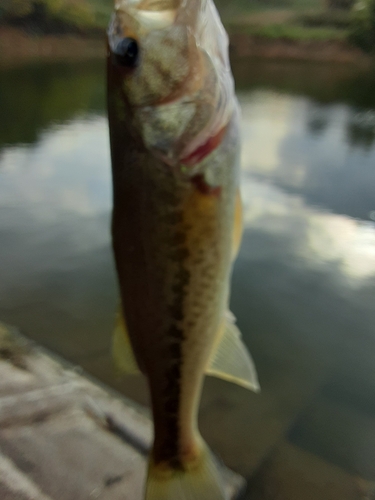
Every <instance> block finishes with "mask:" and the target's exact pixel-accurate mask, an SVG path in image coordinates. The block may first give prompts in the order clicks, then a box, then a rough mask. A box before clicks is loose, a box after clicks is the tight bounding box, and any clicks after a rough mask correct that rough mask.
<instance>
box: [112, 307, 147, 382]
mask: <svg viewBox="0 0 375 500" xmlns="http://www.w3.org/2000/svg"><path fill="white" fill-rule="evenodd" d="M112 356H113V361H114V363H115V366H116V368H117V369H118V370H119V371H120V372H124V373H128V374H129V375H139V374H141V370H140V369H139V367H138V364H137V361H136V359H135V356H134V353H133V349H132V346H131V343H130V338H129V334H128V331H127V328H126V323H125V320H124V316H123V314H122V311H121V308H119V312H118V314H117V318H116V325H115V330H114V332H113V340H112Z"/></svg>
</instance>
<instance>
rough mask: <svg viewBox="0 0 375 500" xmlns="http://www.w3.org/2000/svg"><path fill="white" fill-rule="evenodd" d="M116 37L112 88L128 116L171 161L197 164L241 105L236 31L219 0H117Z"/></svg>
mask: <svg viewBox="0 0 375 500" xmlns="http://www.w3.org/2000/svg"><path fill="white" fill-rule="evenodd" d="M108 45H109V64H110V68H111V71H112V72H113V73H115V74H116V78H115V79H114V80H113V81H115V83H114V84H113V85H114V88H113V85H112V84H111V82H110V84H109V91H110V92H112V91H113V92H114V93H115V95H116V96H117V97H116V99H117V103H118V107H119V108H121V106H124V109H125V110H126V112H125V113H122V116H123V119H124V120H126V121H127V123H130V125H131V127H132V128H133V129H134V130H135V131H136V132H137V133H138V134H139V135H140V136H141V138H142V141H143V144H144V147H146V148H147V149H148V150H150V151H151V152H152V154H154V155H155V156H157V157H158V158H160V159H162V160H163V162H164V163H165V164H166V165H169V166H172V167H176V168H183V169H184V171H185V170H186V166H188V167H194V166H195V165H196V164H197V163H199V162H200V161H201V160H202V158H203V157H204V156H206V153H207V152H210V150H211V149H212V148H213V147H214V146H215V145H216V144H217V143H218V142H219V141H220V137H222V135H223V132H222V131H223V130H224V129H225V127H226V125H227V124H228V122H229V120H230V116H231V114H232V111H233V107H234V90H233V89H234V85H233V79H232V75H231V71H230V65H229V59H228V38H227V34H226V32H225V30H224V28H223V26H222V24H221V21H220V18H219V15H218V13H217V11H216V8H215V6H214V4H213V2H212V0H117V1H116V5H115V12H114V15H113V17H112V21H111V24H110V27H109V31H108ZM191 170H192V169H191Z"/></svg>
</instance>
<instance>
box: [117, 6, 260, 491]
mask: <svg viewBox="0 0 375 500" xmlns="http://www.w3.org/2000/svg"><path fill="white" fill-rule="evenodd" d="M108 114H109V125H110V139H111V156H112V170H113V172H112V175H113V217H112V237H113V249H114V255H115V262H116V268H117V274H118V279H119V285H120V294H121V303H122V304H121V315H120V316H121V317H120V318H119V321H118V324H117V326H116V329H115V336H114V343H113V346H114V356H115V359H116V360H117V363H118V364H119V365H120V366H122V367H123V368H124V369H125V370H127V371H129V372H133V373H134V372H136V371H138V370H140V371H141V372H142V373H143V374H144V375H145V376H146V377H147V380H148V384H149V388H150V393H151V402H152V412H153V421H154V445H153V449H152V452H151V456H150V462H149V470H148V479H147V485H146V493H145V496H146V499H147V500H162V499H163V500H178V499H181V500H184V499H189V500H210V499H211V500H220V499H224V498H225V494H224V489H223V485H222V481H221V474H220V469H219V467H218V465H217V463H216V460H215V458H214V457H213V455H212V454H211V452H210V451H209V449H208V447H207V446H206V445H205V443H204V441H203V439H202V438H201V436H200V434H199V431H198V426H197V412H198V406H199V401H200V396H201V390H202V385H203V380H204V376H205V374H211V375H215V376H218V377H221V378H223V379H225V380H229V381H233V382H235V383H238V384H240V385H242V386H243V387H246V388H249V389H253V390H255V391H257V390H258V388H259V386H258V380H257V375H256V371H255V368H254V364H253V362H252V360H251V357H250V355H249V354H248V352H247V350H246V348H245V346H244V344H243V343H242V341H241V336H240V333H239V331H238V329H237V327H236V326H235V322H234V318H233V316H232V315H231V314H230V313H229V312H228V309H227V308H228V301H229V288H230V276H231V268H232V263H233V261H234V259H235V257H236V254H237V251H238V247H239V244H240V240H241V232H242V229H241V200H240V196H239V153H240V144H239V109H238V104H237V101H236V98H235V94H234V84H233V78H232V75H231V70H230V65H229V60H228V40H227V35H226V33H225V30H224V28H223V26H222V24H221V21H220V18H219V15H218V13H217V11H216V8H215V6H214V4H213V2H212V0H117V2H116V5H115V13H114V15H113V18H112V21H111V24H110V27H109V31H108Z"/></svg>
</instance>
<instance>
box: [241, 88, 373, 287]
mask: <svg viewBox="0 0 375 500" xmlns="http://www.w3.org/2000/svg"><path fill="white" fill-rule="evenodd" d="M240 99H241V107H242V116H243V141H244V147H243V155H242V164H243V183H242V192H243V196H244V200H245V206H246V208H245V223H246V227H247V228H248V229H249V230H251V229H257V230H262V231H266V232H272V233H274V234H278V235H279V236H283V238H285V237H287V235H288V234H289V235H290V238H291V240H292V241H294V242H295V243H294V252H295V255H296V256H298V258H300V259H302V260H303V262H304V263H305V265H306V266H308V267H311V266H312V267H315V268H322V266H324V265H326V264H329V263H334V264H335V269H336V270H337V269H339V270H340V272H341V274H342V276H343V277H345V278H347V279H349V280H350V283H351V284H356V285H358V284H359V283H360V281H361V280H362V279H367V278H368V277H369V276H373V275H375V225H374V224H373V223H372V222H371V221H369V220H367V221H363V220H360V219H356V218H354V217H351V216H350V211H351V210H350V208H351V207H350V205H351V204H352V205H353V203H351V200H350V198H349V199H341V203H342V204H343V205H345V204H346V203H347V205H348V206H347V208H348V212H349V214H348V215H347V214H345V212H344V213H334V210H333V209H332V208H333V207H331V206H330V204H329V203H328V204H327V205H325V204H324V196H323V197H321V199H320V203H319V204H317V203H314V201H316V197H315V198H314V197H313V196H312V195H311V193H314V192H317V191H323V192H324V191H328V192H329V193H330V195H331V197H330V201H331V200H332V198H334V197H335V196H332V194H333V193H334V192H335V190H336V191H339V194H338V196H340V195H341V196H342V197H343V198H345V194H346V193H350V194H351V195H352V196H357V198H358V196H359V199H356V200H355V203H359V204H360V203H361V201H362V200H361V195H362V194H363V193H364V194H366V191H370V192H371V195H372V194H373V189H374V188H373V186H375V171H374V170H373V168H371V171H370V169H369V166H370V165H374V164H375V147H373V148H372V149H371V150H370V151H367V152H366V153H365V152H363V151H360V152H358V151H357V150H356V148H353V147H352V146H350V145H348V144H347V142H346V140H345V138H346V136H345V134H346V126H347V123H348V120H350V119H351V116H352V114H351V110H350V108H348V107H347V106H344V105H335V106H327V107H328V108H329V111H330V112H329V115H327V112H326V111H325V112H324V114H323V116H324V119H325V125H324V127H323V128H321V129H320V131H319V134H318V135H316V134H311V131H310V129H309V123H310V122H309V120H311V118H310V116H311V114H313V115H316V106H314V105H313V104H312V103H311V102H309V100H308V99H304V98H295V97H292V96H288V95H280V94H277V93H273V92H264V91H262V92H261V91H259V92H254V93H252V94H251V95H250V96H246V95H245V96H240ZM317 109H318V113H319V114H320V115H322V113H323V112H322V110H321V109H320V108H319V107H318V108H317ZM309 132H310V133H309ZM358 155H360V156H361V160H362V161H357V160H359V158H358ZM350 169H353V170H354V172H355V173H354V174H353V175H354V176H357V178H358V182H357V183H354V184H351V183H350V178H348V176H347V175H346V173H347V172H348V171H350ZM330 171H333V172H334V173H335V175H336V174H337V175H338V177H340V176H341V177H344V178H346V179H345V180H346V185H345V188H344V189H342V186H341V187H340V185H337V184H335V182H333V180H334V179H333V178H332V175H331V173H330ZM345 171H346V172H345ZM367 174H369V175H371V176H374V183H372V184H371V185H370V186H366V183H367V182H368V178H367ZM362 187H366V189H362V190H360V188H362ZM340 191H341V192H340ZM336 194H337V193H336ZM372 199H373V197H371V200H372ZM374 203H375V200H374Z"/></svg>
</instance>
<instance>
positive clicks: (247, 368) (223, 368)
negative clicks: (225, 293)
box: [206, 313, 260, 392]
mask: <svg viewBox="0 0 375 500" xmlns="http://www.w3.org/2000/svg"><path fill="white" fill-rule="evenodd" d="M225 321H226V323H225V326H224V329H223V330H224V331H223V333H222V334H221V338H220V341H219V343H218V345H217V347H216V351H215V352H213V354H212V357H211V359H210V363H209V365H208V368H207V370H206V374H207V375H212V376H214V377H218V378H221V379H223V380H227V381H228V382H233V383H235V384H238V385H240V386H241V387H245V388H246V389H250V390H252V391H255V392H259V391H260V386H259V382H258V375H257V372H256V368H255V364H254V361H253V360H252V358H251V356H250V354H249V351H248V350H247V347H246V346H245V344H244V343H243V341H242V339H241V333H240V331H239V329H238V328H237V326H236V325H235V320H234V317H233V315H232V313H229V314H227V315H226V318H225Z"/></svg>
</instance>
